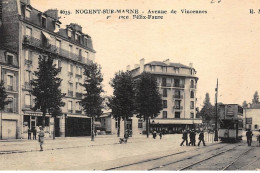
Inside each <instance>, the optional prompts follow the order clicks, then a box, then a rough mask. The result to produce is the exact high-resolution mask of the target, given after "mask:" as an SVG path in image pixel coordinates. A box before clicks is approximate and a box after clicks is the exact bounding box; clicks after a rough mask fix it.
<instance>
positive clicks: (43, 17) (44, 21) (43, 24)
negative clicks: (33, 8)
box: [42, 16, 47, 28]
mask: <svg viewBox="0 0 260 173" xmlns="http://www.w3.org/2000/svg"><path fill="white" fill-rule="evenodd" d="M42 27H43V28H46V27H47V19H46V17H45V16H42Z"/></svg>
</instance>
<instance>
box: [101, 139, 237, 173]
mask: <svg viewBox="0 0 260 173" xmlns="http://www.w3.org/2000/svg"><path fill="white" fill-rule="evenodd" d="M217 144H219V143H216V144H213V145H210V146H208V147H212V146H215V145H217ZM226 146H229V144H226V145H224V146H223V145H222V146H220V147H218V148H214V149H213V150H210V151H209V152H212V151H215V150H218V149H222V148H223V147H226ZM238 146H239V145H237V146H236V147H238ZM236 147H233V148H236ZM233 148H232V149H233ZM200 149H202V148H199V149H196V151H198V150H200ZM232 149H229V150H232ZM186 152H188V151H181V152H177V153H173V154H168V155H165V156H161V157H156V158H152V159H147V160H143V161H139V162H134V163H130V164H125V165H121V166H117V167H112V168H109V169H105V171H111V170H117V169H122V168H127V167H130V166H134V165H139V164H142V163H148V162H152V161H155V160H160V159H163V158H167V157H171V156H175V155H179V154H183V153H186ZM224 152H226V150H225V151H223V152H221V153H219V154H222V153H224ZM219 154H218V155H219ZM199 155H202V153H200V154H194V155H192V156H189V157H185V158H183V159H179V160H176V161H173V162H170V163H167V164H164V165H160V166H156V167H153V168H150V169H147V170H148V171H151V170H156V169H159V168H162V167H165V166H168V165H172V164H176V163H179V162H182V161H185V160H187V159H192V158H194V157H196V156H199ZM184 169H185V168H184Z"/></svg>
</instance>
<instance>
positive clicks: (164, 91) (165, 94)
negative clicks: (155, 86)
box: [163, 89, 167, 97]
mask: <svg viewBox="0 0 260 173" xmlns="http://www.w3.org/2000/svg"><path fill="white" fill-rule="evenodd" d="M163 97H167V89H163Z"/></svg>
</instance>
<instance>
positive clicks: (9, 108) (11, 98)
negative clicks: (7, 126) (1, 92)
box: [6, 97, 14, 112]
mask: <svg viewBox="0 0 260 173" xmlns="http://www.w3.org/2000/svg"><path fill="white" fill-rule="evenodd" d="M7 100H8V101H9V103H8V105H7V110H6V111H7V112H13V111H14V110H13V108H14V99H13V97H7Z"/></svg>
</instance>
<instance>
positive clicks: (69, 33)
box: [68, 29, 72, 38]
mask: <svg viewBox="0 0 260 173" xmlns="http://www.w3.org/2000/svg"><path fill="white" fill-rule="evenodd" d="M71 32H72V31H71V29H68V37H69V38H71Z"/></svg>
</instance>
